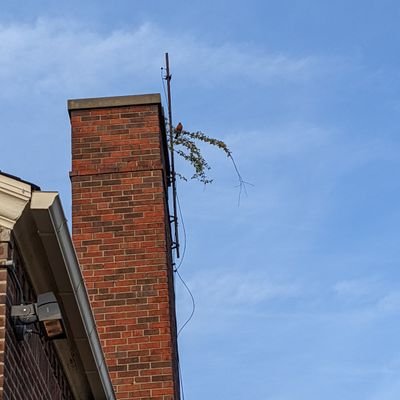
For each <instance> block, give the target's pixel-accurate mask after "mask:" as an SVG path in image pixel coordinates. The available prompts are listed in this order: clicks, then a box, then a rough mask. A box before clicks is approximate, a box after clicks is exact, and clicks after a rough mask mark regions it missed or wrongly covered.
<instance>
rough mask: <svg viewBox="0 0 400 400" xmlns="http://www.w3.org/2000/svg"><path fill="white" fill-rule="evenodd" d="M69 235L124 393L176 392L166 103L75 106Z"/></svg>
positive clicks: (173, 395) (158, 399) (156, 395)
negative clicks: (164, 133) (165, 132)
mask: <svg viewBox="0 0 400 400" xmlns="http://www.w3.org/2000/svg"><path fill="white" fill-rule="evenodd" d="M70 117H71V125H72V171H71V174H70V175H71V181H72V208H73V211H72V214H73V216H72V226H73V229H72V237H73V241H74V244H75V248H76V252H77V255H78V259H79V262H80V265H81V268H82V271H83V275H84V278H85V282H86V285H87V288H88V292H89V297H90V301H91V305H92V307H93V311H94V315H95V319H96V323H97V327H98V331H99V336H100V340H101V342H102V346H103V350H104V353H105V356H106V361H107V365H108V368H109V371H110V375H111V379H112V382H113V384H114V388H115V392H116V395H117V398H118V399H140V400H144V399H153V400H171V399H179V383H178V365H177V343H176V322H175V304H174V290H173V276H172V266H171V250H170V249H171V241H170V231H169V214H168V208H167V173H166V168H167V165H166V163H165V159H164V154H165V147H164V143H165V141H164V140H163V124H164V119H163V115H162V112H161V108H160V104H143V105H140V104H136V105H129V104H127V105H125V106H118V107H103V108H94V109H74V110H70Z"/></svg>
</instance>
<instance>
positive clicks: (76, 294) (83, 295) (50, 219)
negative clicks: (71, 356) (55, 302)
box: [30, 192, 115, 400]
mask: <svg viewBox="0 0 400 400" xmlns="http://www.w3.org/2000/svg"><path fill="white" fill-rule="evenodd" d="M30 208H31V212H32V214H33V217H34V219H35V222H36V224H37V225H38V229H39V232H38V233H39V236H40V237H41V240H42V242H43V244H44V248H45V249H47V248H49V247H50V248H51V251H52V253H54V240H53V239H52V236H53V238H54V237H55V238H56V239H57V242H58V245H59V248H58V249H57V252H59V256H57V259H58V260H63V261H64V267H65V269H66V271H67V273H68V276H69V282H65V279H64V280H63V282H62V285H63V289H62V293H63V295H64V296H68V293H70V294H71V295H72V297H71V296H68V297H69V298H70V299H71V298H74V299H75V301H76V306H77V308H78V310H79V313H80V316H81V320H82V324H83V328H84V331H85V332H86V335H83V336H82V335H79V336H78V337H75V338H74V339H75V341H78V342H79V346H78V347H79V348H80V352H83V353H84V354H86V358H85V357H84V358H83V359H82V362H83V366H84V368H85V372H86V375H87V376H88V379H89V384H90V385H91V387H92V390H93V393H96V391H97V393H98V391H99V387H98V385H99V384H101V386H102V388H103V395H101V397H102V398H104V399H107V400H112V399H114V398H115V395H114V390H113V387H112V384H111V380H110V377H109V374H108V370H107V367H106V363H105V359H104V354H103V351H102V348H101V344H100V339H99V337H98V334H97V330H96V324H95V321H94V317H93V313H92V309H91V306H90V302H89V298H88V295H87V292H86V287H85V283H84V280H83V276H82V273H81V270H80V267H79V263H78V260H77V257H76V254H75V249H74V247H73V244H72V239H71V236H70V233H69V230H68V226H67V223H66V222H67V220H66V218H65V215H64V211H63V208H62V205H61V201H60V197H59V195H58V193H57V192H33V193H32V200H31V207H30ZM41 228H44V229H46V231H41ZM46 241H49V243H46ZM50 260H51V255H50V254H49V261H50ZM57 264H58V263H57ZM50 266H51V268H52V269H53V265H51V263H50ZM58 267H59V266H54V268H58ZM53 274H54V275H58V276H59V274H57V271H56V270H54V271H53ZM59 278H60V276H59ZM57 280H58V279H56V281H57ZM67 280H68V279H67ZM67 287H69V289H67ZM66 289H67V290H66ZM84 336H86V337H84ZM85 346H89V347H90V350H89V349H85V348H84V347H85ZM90 353H91V355H90ZM87 357H88V358H87ZM94 365H96V367H95V370H96V371H95V370H93V366H94ZM96 375H98V378H96ZM103 396H104V397H103ZM95 398H98V397H97V396H96V397H95Z"/></svg>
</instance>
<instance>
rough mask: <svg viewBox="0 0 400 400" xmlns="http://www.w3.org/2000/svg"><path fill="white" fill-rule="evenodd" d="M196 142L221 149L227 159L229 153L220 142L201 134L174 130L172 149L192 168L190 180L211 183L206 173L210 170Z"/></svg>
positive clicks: (182, 177) (180, 176)
mask: <svg viewBox="0 0 400 400" xmlns="http://www.w3.org/2000/svg"><path fill="white" fill-rule="evenodd" d="M196 142H203V143H207V144H209V145H211V146H214V147H217V148H218V149H221V150H222V151H223V152H224V153H225V154H226V155H227V157H231V151H230V150H229V148H228V146H227V145H226V144H225V143H224V142H223V141H222V140H218V139H215V138H212V137H209V136H207V135H206V134H205V133H203V132H200V131H198V132H189V131H185V130H181V131H177V130H174V138H173V143H172V148H173V150H174V151H175V153H176V154H178V155H179V156H180V157H182V158H183V159H184V160H186V161H187V162H189V163H190V164H191V166H192V167H193V169H194V174H193V175H192V176H191V179H197V180H198V181H200V182H202V183H204V184H207V183H211V182H212V181H213V180H212V179H210V178H209V177H208V176H207V171H209V170H210V169H211V168H210V166H209V164H208V163H207V161H206V160H205V158H204V157H203V155H202V154H201V151H200V148H199V146H198V145H197V143H196ZM170 146H171V143H170ZM176 175H177V176H178V177H179V178H181V179H183V180H185V181H187V180H188V179H187V178H186V177H185V176H183V175H182V174H179V173H176Z"/></svg>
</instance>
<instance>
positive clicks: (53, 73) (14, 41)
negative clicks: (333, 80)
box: [0, 20, 314, 95]
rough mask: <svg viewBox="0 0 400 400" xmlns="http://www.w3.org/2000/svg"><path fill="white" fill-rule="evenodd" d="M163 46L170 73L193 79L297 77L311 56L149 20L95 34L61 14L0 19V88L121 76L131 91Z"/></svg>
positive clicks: (87, 84)
mask: <svg viewBox="0 0 400 400" xmlns="http://www.w3.org/2000/svg"><path fill="white" fill-rule="evenodd" d="M165 51H170V53H171V55H172V56H173V62H174V71H175V72H176V74H178V75H184V76H185V79H190V81H191V82H196V83H197V84H200V85H209V84H210V83H215V82H220V81H221V80H225V81H229V80H230V79H232V78H234V77H236V78H239V77H240V78H241V79H247V80H251V81H255V82H257V83H259V84H269V83H271V82H273V81H275V80H276V79H289V80H299V79H300V80H302V79H307V76H308V75H309V73H310V71H311V70H312V68H313V64H314V60H313V59H312V58H310V57H305V58H291V57H290V56H287V55H283V54H268V53H266V52H264V51H263V52H260V51H258V50H254V49H253V50H252V49H248V48H246V47H245V46H244V45H237V46H236V45H235V46H233V45H222V46H214V45H208V44H207V43H203V42H201V41H199V40H197V39H196V38H194V37H191V36H189V35H186V34H182V35H174V34H169V33H168V32H166V31H163V30H161V29H159V28H158V27H156V26H154V25H151V24H144V25H142V26H139V27H137V28H136V29H132V30H131V31H114V32H111V33H106V34H102V33H98V32H91V31H89V30H88V29H86V28H85V27H83V26H79V25H76V24H73V23H71V22H69V21H60V20H58V21H49V20H38V21H37V22H36V23H35V24H33V25H23V24H10V25H0V82H1V84H2V92H3V95H4V87H6V91H7V94H8V95H10V94H12V93H15V92H17V93H16V94H20V93H23V92H24V91H31V90H32V89H34V90H35V91H37V92H39V93H40V92H43V91H45V92H47V91H49V92H51V93H53V92H58V91H63V92H65V91H71V90H78V89H81V88H85V90H88V89H90V88H94V87H95V86H96V85H100V87H101V86H103V87H104V86H107V85H109V84H114V85H115V83H116V82H117V81H121V80H125V81H124V85H125V87H126V88H127V91H132V90H130V89H129V88H128V86H129V85H131V86H132V89H133V91H135V90H134V88H135V87H136V86H137V85H139V86H140V83H142V82H143V81H144V80H146V79H148V78H149V77H152V81H156V79H157V78H158V74H159V71H160V67H161V65H162V64H163V57H164V52H165ZM128 78H130V79H129V80H128ZM7 88H8V90H7Z"/></svg>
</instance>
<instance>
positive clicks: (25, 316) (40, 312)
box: [11, 292, 65, 341]
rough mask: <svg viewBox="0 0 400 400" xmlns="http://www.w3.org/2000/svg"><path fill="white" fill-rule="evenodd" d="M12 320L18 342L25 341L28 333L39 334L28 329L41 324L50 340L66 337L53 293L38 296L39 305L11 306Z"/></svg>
mask: <svg viewBox="0 0 400 400" xmlns="http://www.w3.org/2000/svg"><path fill="white" fill-rule="evenodd" d="M11 318H12V319H13V322H14V331H15V334H16V336H17V340H19V341H21V340H24V337H25V335H26V334H27V333H39V332H35V331H33V330H32V329H28V326H29V325H32V324H34V323H35V322H40V323H41V325H42V326H43V328H44V331H45V333H46V337H47V338H48V339H60V338H64V337H65V329H64V324H63V321H62V315H61V311H60V306H59V305H58V302H57V299H56V296H55V295H54V293H53V292H47V293H43V294H39V295H38V300H37V303H33V304H22V305H19V306H11Z"/></svg>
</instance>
